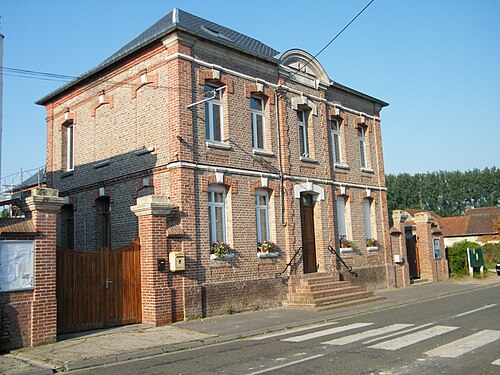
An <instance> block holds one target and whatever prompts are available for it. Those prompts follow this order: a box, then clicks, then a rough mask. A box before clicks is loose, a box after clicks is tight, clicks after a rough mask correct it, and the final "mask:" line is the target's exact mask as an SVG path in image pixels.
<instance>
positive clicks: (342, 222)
mask: <svg viewBox="0 0 500 375" xmlns="http://www.w3.org/2000/svg"><path fill="white" fill-rule="evenodd" d="M345 206H346V201H345V197H343V196H340V197H337V224H338V232H339V238H340V237H342V236H344V237H345V238H349V237H348V235H347V226H346V216H345V214H346V209H345V208H346V207H345Z"/></svg>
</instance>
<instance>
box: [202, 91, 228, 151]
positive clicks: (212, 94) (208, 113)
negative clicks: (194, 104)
mask: <svg viewBox="0 0 500 375" xmlns="http://www.w3.org/2000/svg"><path fill="white" fill-rule="evenodd" d="M222 91H223V90H222V89H218V88H217V87H215V86H212V85H208V84H206V85H205V87H204V92H205V94H206V95H207V97H208V98H211V99H210V100H208V101H206V102H205V129H206V137H207V140H209V141H214V142H222V132H223V128H222V101H221V99H222Z"/></svg>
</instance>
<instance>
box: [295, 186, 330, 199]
mask: <svg viewBox="0 0 500 375" xmlns="http://www.w3.org/2000/svg"><path fill="white" fill-rule="evenodd" d="M304 192H311V193H313V199H314V200H316V201H317V200H320V201H324V200H325V189H323V188H322V187H321V186H319V185H316V184H314V183H312V182H310V181H307V182H306V183H302V184H296V185H295V186H294V187H293V196H294V197H295V198H297V199H300V194H301V193H304Z"/></svg>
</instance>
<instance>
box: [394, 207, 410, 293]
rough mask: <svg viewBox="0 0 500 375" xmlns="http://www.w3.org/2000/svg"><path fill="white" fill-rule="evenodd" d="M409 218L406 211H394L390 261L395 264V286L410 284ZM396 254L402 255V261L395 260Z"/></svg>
mask: <svg viewBox="0 0 500 375" xmlns="http://www.w3.org/2000/svg"><path fill="white" fill-rule="evenodd" d="M407 218H408V214H407V213H406V211H400V210H395V211H393V213H392V221H393V223H394V226H393V227H392V228H391V229H390V235H391V250H392V251H391V255H392V259H390V261H391V262H392V263H393V264H394V273H395V278H396V282H395V286H397V287H398V286H401V287H407V286H409V285H410V266H409V264H408V252H407V250H406V237H405V224H404V223H405V221H406V220H407ZM394 255H400V256H401V258H402V262H401V263H395V262H394Z"/></svg>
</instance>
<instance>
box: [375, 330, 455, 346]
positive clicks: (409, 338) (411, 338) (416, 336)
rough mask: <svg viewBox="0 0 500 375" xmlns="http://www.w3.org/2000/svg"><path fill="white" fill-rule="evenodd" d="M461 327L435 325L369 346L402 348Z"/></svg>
mask: <svg viewBox="0 0 500 375" xmlns="http://www.w3.org/2000/svg"><path fill="white" fill-rule="evenodd" d="M458 328H459V327H450V326H434V327H431V328H427V329H424V330H423V331H419V332H415V333H411V334H409V335H405V336H402V337H398V338H395V339H392V340H388V341H383V342H381V343H379V344H375V345H372V346H369V348H373V349H384V350H397V349H401V348H404V347H407V346H410V345H413V344H416V343H417V342H420V341H424V340H428V339H430V338H433V337H436V336H440V335H443V334H445V333H448V332H451V331H454V330H456V329H458Z"/></svg>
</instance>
